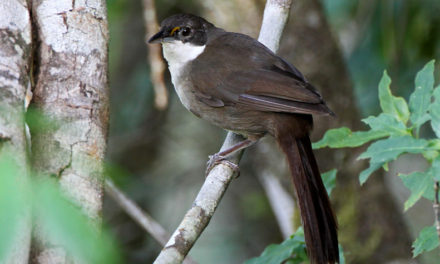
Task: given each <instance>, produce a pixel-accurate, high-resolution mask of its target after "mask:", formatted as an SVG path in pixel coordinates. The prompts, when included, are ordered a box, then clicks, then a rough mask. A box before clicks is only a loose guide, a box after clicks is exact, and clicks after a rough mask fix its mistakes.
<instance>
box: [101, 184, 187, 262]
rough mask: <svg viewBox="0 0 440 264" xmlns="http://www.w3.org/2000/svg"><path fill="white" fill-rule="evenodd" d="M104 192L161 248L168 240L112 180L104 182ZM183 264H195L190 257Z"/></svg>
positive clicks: (152, 220) (164, 233)
mask: <svg viewBox="0 0 440 264" xmlns="http://www.w3.org/2000/svg"><path fill="white" fill-rule="evenodd" d="M105 191H106V192H107V194H108V195H110V196H111V197H112V198H113V200H114V201H115V202H116V203H117V204H118V205H119V206H120V207H121V208H122V209H123V210H124V211H125V212H126V213H127V214H128V215H129V216H130V217H131V218H132V219H133V220H134V221H135V222H136V223H138V224H139V225H140V226H141V227H142V228H143V229H144V230H145V231H147V232H148V233H149V234H150V235H151V236H152V237H153V238H154V239H156V241H157V242H159V244H160V245H161V246H165V243H166V242H167V240H168V239H169V238H170V235H169V234H168V232H167V231H166V230H165V229H164V228H163V227H162V226H161V225H160V224H159V223H158V222H156V220H154V219H153V218H152V217H151V216H150V215H148V214H147V213H146V212H145V211H143V210H142V209H141V208H140V207H139V206H138V205H137V204H136V203H135V202H133V201H132V200H131V199H130V198H128V197H127V196H126V195H125V194H124V193H123V192H122V191H121V190H119V189H118V187H116V185H115V184H114V183H113V181H112V180H110V179H106V180H105ZM183 263H184V264H196V262H195V261H194V260H192V259H191V258H190V257H186V259H185V260H184V261H183Z"/></svg>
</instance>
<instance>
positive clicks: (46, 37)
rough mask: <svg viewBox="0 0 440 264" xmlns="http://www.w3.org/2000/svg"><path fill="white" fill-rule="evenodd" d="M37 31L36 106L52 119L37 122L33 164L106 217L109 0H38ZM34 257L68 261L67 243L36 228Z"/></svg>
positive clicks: (93, 214) (92, 212)
mask: <svg viewBox="0 0 440 264" xmlns="http://www.w3.org/2000/svg"><path fill="white" fill-rule="evenodd" d="M32 13H33V22H34V26H35V32H36V34H37V38H38V42H39V43H38V44H39V46H38V50H37V51H36V52H37V55H38V60H37V64H36V65H34V67H35V71H36V72H35V73H36V76H37V78H36V85H35V88H34V98H33V101H32V104H31V106H32V107H34V108H35V109H37V110H38V111H39V113H41V114H42V115H43V116H45V117H46V118H49V119H50V120H51V124H50V125H47V126H45V127H44V129H41V128H38V127H36V128H32V127H31V133H32V153H33V166H34V169H36V170H37V171H38V172H40V173H43V174H44V175H46V176H51V177H54V178H56V179H58V181H59V184H60V186H61V188H62V190H63V191H64V192H65V194H66V195H67V196H69V197H71V198H72V199H73V200H74V201H75V202H77V204H78V205H79V206H80V207H81V208H82V210H83V212H84V213H85V214H86V215H87V216H88V217H90V219H92V220H93V221H94V222H95V223H97V224H99V223H100V221H101V220H100V217H101V208H102V195H103V179H102V173H103V166H102V162H103V158H104V152H105V148H106V136H107V125H108V84H107V69H108V63H107V60H108V54H107V43H108V29H107V11H106V2H105V1H104V0H89V1H79V0H77V1H75V0H74V1H52V0H39V1H33V6H32ZM34 235H35V237H36V243H35V245H34V246H33V254H32V255H33V256H32V257H33V259H32V261H33V262H34V263H68V262H69V260H68V258H67V255H66V252H65V251H64V249H63V248H62V247H61V245H56V244H54V242H53V241H48V240H47V238H46V237H45V235H44V234H42V233H41V230H40V229H39V227H38V225H37V227H36V228H35V230H34Z"/></svg>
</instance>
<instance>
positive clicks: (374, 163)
mask: <svg viewBox="0 0 440 264" xmlns="http://www.w3.org/2000/svg"><path fill="white" fill-rule="evenodd" d="M390 84H391V79H390V77H389V76H388V74H387V72H386V71H385V72H384V74H383V77H382V79H381V81H380V83H379V102H380V107H381V109H382V113H380V114H379V115H378V116H370V117H368V118H366V119H363V120H362V121H363V122H364V123H365V124H367V125H368V126H369V127H370V129H369V130H368V131H356V132H353V131H351V130H350V129H349V128H346V127H342V128H337V129H332V130H329V131H327V133H326V134H325V135H324V137H323V138H322V139H321V140H320V141H319V142H317V143H315V144H314V147H315V148H323V147H327V146H328V147H331V148H342V147H358V146H361V145H363V144H365V143H369V142H371V141H375V142H374V143H372V144H371V145H370V146H369V147H368V148H367V150H366V151H365V152H364V153H362V154H361V155H360V156H359V158H358V159H369V163H370V166H369V168H367V169H365V170H364V171H362V172H361V173H360V175H359V180H360V183H361V184H363V183H365V182H366V181H367V180H368V177H369V176H370V175H371V174H372V173H373V172H375V171H376V170H378V169H380V168H381V167H383V168H384V169H385V170H387V169H388V163H389V162H391V161H393V160H396V159H397V158H398V157H399V156H400V155H402V154H405V153H411V154H422V155H423V156H424V157H425V159H426V160H427V161H428V162H429V163H430V164H431V167H430V168H428V169H427V170H426V171H424V172H413V173H411V174H408V175H405V174H399V176H400V178H401V180H402V182H403V184H404V185H405V186H406V187H407V188H408V189H409V190H410V192H411V195H410V197H409V198H408V200H407V201H406V202H405V205H404V208H405V211H406V210H408V209H409V208H411V207H412V206H413V205H414V204H415V203H416V202H417V201H418V200H419V199H420V198H421V197H424V198H426V199H429V200H431V201H434V189H433V186H434V181H438V180H439V179H440V138H439V137H440V125H439V121H440V118H439V117H440V86H438V87H436V88H435V89H434V61H430V62H429V63H427V64H426V65H425V67H423V69H422V70H421V71H419V72H418V73H417V76H416V79H415V89H414V92H413V93H412V94H411V95H410V98H409V103H407V102H406V100H405V99H403V98H402V97H396V96H393V95H392V93H391V90H390ZM428 121H429V122H430V124H431V128H432V130H433V132H434V133H435V135H436V136H437V138H420V137H419V134H420V128H421V127H422V125H424V124H425V123H427V122H428ZM430 230H431V231H432V230H433V229H432V227H427V228H425V229H423V230H422V232H421V233H420V236H419V237H418V238H417V240H416V241H415V242H414V244H413V249H414V250H413V254H414V257H415V256H417V255H419V254H420V253H422V252H424V251H429V250H432V249H434V248H436V247H438V246H439V238H438V237H437V235H436V233H435V229H434V231H433V232H431V233H430V232H429V231H430Z"/></svg>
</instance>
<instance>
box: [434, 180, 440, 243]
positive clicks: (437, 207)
mask: <svg viewBox="0 0 440 264" xmlns="http://www.w3.org/2000/svg"><path fill="white" fill-rule="evenodd" d="M439 189H440V188H439V182H438V181H435V183H434V191H435V197H434V199H435V200H434V204H433V207H434V214H435V228H436V229H437V235H438V238H439V239H440V204H439V197H438V196H439Z"/></svg>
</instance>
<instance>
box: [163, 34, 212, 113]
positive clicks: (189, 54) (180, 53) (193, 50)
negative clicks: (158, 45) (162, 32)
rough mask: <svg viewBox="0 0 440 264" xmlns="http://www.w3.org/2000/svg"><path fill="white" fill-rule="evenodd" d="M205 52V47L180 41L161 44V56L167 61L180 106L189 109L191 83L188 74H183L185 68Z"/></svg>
mask: <svg viewBox="0 0 440 264" xmlns="http://www.w3.org/2000/svg"><path fill="white" fill-rule="evenodd" d="M203 50H205V46H197V45H193V44H190V43H183V42H181V41H175V42H168V43H163V56H164V57H165V59H166V60H167V61H168V68H169V70H170V73H171V81H172V82H173V85H174V88H175V89H176V92H177V95H178V96H179V98H180V101H181V102H182V104H183V105H184V106H185V107H186V108H187V109H190V99H191V98H188V96H191V95H192V93H191V92H190V91H189V90H191V87H190V86H191V82H190V80H189V79H188V77H189V75H188V73H187V74H185V71H186V69H185V66H187V64H188V63H189V62H191V61H192V60H194V59H195V58H197V57H198V56H199V55H200V54H201V53H202V52H203Z"/></svg>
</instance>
